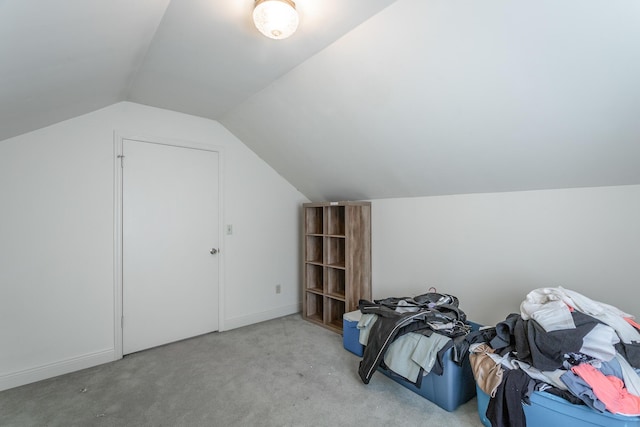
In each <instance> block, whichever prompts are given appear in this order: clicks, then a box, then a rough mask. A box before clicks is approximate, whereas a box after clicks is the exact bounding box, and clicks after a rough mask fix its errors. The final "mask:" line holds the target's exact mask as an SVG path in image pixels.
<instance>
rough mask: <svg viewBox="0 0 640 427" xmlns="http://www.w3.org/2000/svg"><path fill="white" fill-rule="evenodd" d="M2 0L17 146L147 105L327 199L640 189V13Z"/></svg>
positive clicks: (403, 2)
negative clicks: (283, 13) (232, 139)
mask: <svg viewBox="0 0 640 427" xmlns="http://www.w3.org/2000/svg"><path fill="white" fill-rule="evenodd" d="M296 5H297V8H298V10H299V12H300V16H301V18H300V19H301V22H300V28H299V30H298V32H297V33H296V34H294V35H293V36H292V37H291V38H289V39H286V40H282V41H275V40H271V39H267V38H265V37H264V36H262V35H260V34H259V33H258V32H257V30H255V28H253V26H252V23H251V19H250V14H251V10H252V7H253V0H233V1H232V0H226V1H225V0H171V1H169V0H136V1H130V0H92V1H86V0H60V1H56V2H51V1H46V0H39V1H38V0H31V1H25V0H0V140H2V139H5V138H9V137H11V136H15V135H18V134H21V133H24V132H28V131H31V130H34V129H37V128H40V127H43V126H47V125H49V124H53V123H56V122H59V121H61V120H65V119H68V118H71V117H75V116H77V115H81V114H84V113H87V112H90V111H93V110H96V109H99V108H102V107H105V106H108V105H110V104H113V103H115V102H120V101H125V100H126V101H132V102H138V103H141V104H147V105H151V106H155V107H161V108H166V109H170V110H174V111H179V112H183V113H187V114H193V115H197V116H202V117H207V118H211V119H214V120H218V121H220V123H222V124H223V125H224V126H225V127H227V128H228V129H229V130H230V131H231V132H233V133H234V134H235V135H236V136H237V137H238V138H239V139H240V140H241V141H243V142H244V143H245V144H247V145H248V146H249V147H250V148H251V149H252V150H254V151H255V152H256V153H257V154H258V155H259V156H261V157H262V158H263V159H264V160H265V161H266V162H267V163H269V164H270V165H271V166H272V167H273V168H274V169H275V170H277V171H278V172H279V173H280V174H281V175H282V176H284V177H285V178H286V179H287V180H289V181H290V182H291V183H292V184H293V185H294V186H296V187H297V188H298V189H299V190H300V191H302V192H303V193H304V194H305V195H306V196H307V197H309V198H310V199H314V200H337V199H372V198H384V197H407V196H428V195H441V194H457V193H475V192H493V191H513V190H531V189H544V188H566V187H582V186H600V185H623V184H640V79H639V78H638V76H640V2H638V1H637V0H563V1H557V0H524V1H518V2H514V1H512V0H483V1H477V0H397V1H393V0H297V1H296Z"/></svg>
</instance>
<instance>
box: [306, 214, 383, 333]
mask: <svg viewBox="0 0 640 427" xmlns="http://www.w3.org/2000/svg"><path fill="white" fill-rule="evenodd" d="M302 213H303V220H302V224H303V232H302V235H303V248H304V249H303V250H304V254H303V260H304V265H303V282H304V285H303V298H302V305H303V308H302V315H303V317H304V318H305V319H306V320H309V321H311V322H314V323H317V324H319V325H322V326H324V327H325V328H328V329H330V330H333V331H335V332H339V333H341V332H342V316H343V314H344V313H346V312H350V311H354V310H357V309H358V301H359V300H360V299H371V203H370V202H327V203H305V204H304V205H303V207H302Z"/></svg>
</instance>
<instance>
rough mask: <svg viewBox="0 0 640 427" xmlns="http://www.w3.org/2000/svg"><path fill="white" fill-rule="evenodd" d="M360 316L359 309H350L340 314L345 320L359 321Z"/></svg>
mask: <svg viewBox="0 0 640 427" xmlns="http://www.w3.org/2000/svg"><path fill="white" fill-rule="evenodd" d="M361 317H362V312H361V311H360V310H356V311H350V312H349V313H345V314H343V315H342V318H343V319H344V320H346V321H347V322H359V321H360V318H361Z"/></svg>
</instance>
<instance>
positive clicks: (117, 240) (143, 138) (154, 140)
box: [113, 131, 225, 360]
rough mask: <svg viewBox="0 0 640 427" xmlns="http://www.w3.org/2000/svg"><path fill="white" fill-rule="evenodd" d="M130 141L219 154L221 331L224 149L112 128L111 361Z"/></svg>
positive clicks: (117, 347) (118, 352)
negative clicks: (126, 154) (126, 145)
mask: <svg viewBox="0 0 640 427" xmlns="http://www.w3.org/2000/svg"><path fill="white" fill-rule="evenodd" d="M125 139H127V140H132V141H138V142H145V143H149V144H160V145H170V146H174V147H181V148H191V149H196V150H204V151H212V152H216V153H218V240H219V241H218V257H217V260H218V331H223V330H224V303H223V301H224V294H225V292H224V288H225V287H224V280H223V278H224V254H225V251H224V236H225V235H224V233H223V224H224V216H223V214H224V206H223V201H224V193H223V190H224V181H223V178H224V175H225V174H224V148H223V147H221V146H219V145H214V144H205V143H201V142H191V141H183V140H176V139H168V138H160V137H155V136H148V135H140V134H138V133H124V132H120V131H114V133H113V172H114V173H113V175H114V187H113V195H114V199H113V202H114V203H113V205H114V210H113V220H114V226H113V229H114V245H113V259H114V284H113V307H114V310H113V348H114V352H113V353H114V360H117V359H122V338H123V330H122V316H123V307H122V306H123V300H122V297H123V289H122V283H123V277H122V264H123V259H122V252H123V251H122V248H123V243H124V242H123V235H122V209H123V206H122V192H123V189H122V185H123V179H122V167H121V164H122V163H121V162H122V161H124V162H125V163H126V158H121V156H122V155H123V154H122V153H123V145H124V144H123V141H124V140H125Z"/></svg>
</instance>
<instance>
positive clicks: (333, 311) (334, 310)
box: [325, 297, 345, 331]
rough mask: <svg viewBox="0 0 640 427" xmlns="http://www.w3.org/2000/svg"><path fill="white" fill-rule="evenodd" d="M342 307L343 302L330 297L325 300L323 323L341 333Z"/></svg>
mask: <svg viewBox="0 0 640 427" xmlns="http://www.w3.org/2000/svg"><path fill="white" fill-rule="evenodd" d="M344 307H345V306H344V301H341V300H337V299H334V298H330V297H327V298H325V323H326V325H327V326H329V327H331V328H333V329H337V330H340V331H342V317H343V315H344V313H345V311H344Z"/></svg>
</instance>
